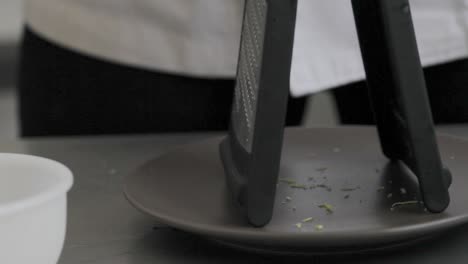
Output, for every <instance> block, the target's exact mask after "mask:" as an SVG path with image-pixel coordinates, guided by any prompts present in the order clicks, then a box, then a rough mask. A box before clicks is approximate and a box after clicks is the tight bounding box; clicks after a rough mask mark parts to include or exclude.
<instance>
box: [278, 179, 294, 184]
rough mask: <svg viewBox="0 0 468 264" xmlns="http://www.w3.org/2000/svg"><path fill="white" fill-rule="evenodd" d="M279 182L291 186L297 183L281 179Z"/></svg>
mask: <svg viewBox="0 0 468 264" xmlns="http://www.w3.org/2000/svg"><path fill="white" fill-rule="evenodd" d="M279 181H280V182H282V183H286V184H289V185H291V184H296V181H294V180H290V179H280V180H279Z"/></svg>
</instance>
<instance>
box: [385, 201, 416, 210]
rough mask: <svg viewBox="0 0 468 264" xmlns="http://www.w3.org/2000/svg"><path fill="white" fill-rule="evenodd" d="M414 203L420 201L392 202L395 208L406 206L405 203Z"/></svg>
mask: <svg viewBox="0 0 468 264" xmlns="http://www.w3.org/2000/svg"><path fill="white" fill-rule="evenodd" d="M412 204H419V202H418V201H406V202H398V203H394V204H392V207H391V209H395V208H397V207H400V206H405V205H412Z"/></svg>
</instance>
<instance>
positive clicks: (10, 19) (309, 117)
mask: <svg viewBox="0 0 468 264" xmlns="http://www.w3.org/2000/svg"><path fill="white" fill-rule="evenodd" d="M0 18H1V23H0V124H1V125H0V139H1V140H4V139H13V138H16V137H17V136H18V129H17V123H18V122H17V113H16V98H15V96H16V93H15V76H16V75H15V72H16V67H17V61H18V57H19V56H18V48H19V47H18V46H19V43H20V41H19V40H20V38H21V29H22V4H21V1H18V0H1V1H0ZM310 100H311V101H313V103H309V104H308V109H307V114H306V120H305V123H304V124H305V125H306V126H314V125H326V126H330V125H335V124H336V123H337V118H336V110H335V106H334V102H333V100H332V98H331V96H330V95H329V93H327V92H325V93H320V94H318V95H316V96H314V97H313V98H310Z"/></svg>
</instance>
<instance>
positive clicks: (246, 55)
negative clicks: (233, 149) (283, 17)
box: [232, 0, 268, 153]
mask: <svg viewBox="0 0 468 264" xmlns="http://www.w3.org/2000/svg"><path fill="white" fill-rule="evenodd" d="M245 5H246V6H245V14H244V24H243V27H242V40H241V47H240V54H239V66H238V71H237V80H236V88H235V95H234V106H233V110H232V111H233V113H232V123H233V129H234V131H235V133H236V135H237V140H238V141H239V143H240V144H241V145H242V146H243V147H244V149H245V150H246V151H247V152H249V153H250V152H252V143H253V137H254V126H255V116H256V107H257V99H258V90H259V85H260V72H261V64H262V56H263V42H264V37H265V29H266V16H267V11H268V4H267V1H266V0H246V2H245Z"/></svg>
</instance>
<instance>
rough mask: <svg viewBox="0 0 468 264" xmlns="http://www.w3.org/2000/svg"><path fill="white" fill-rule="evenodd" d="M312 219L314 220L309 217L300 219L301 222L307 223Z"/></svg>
mask: <svg viewBox="0 0 468 264" xmlns="http://www.w3.org/2000/svg"><path fill="white" fill-rule="evenodd" d="M312 221H314V218H313V217H309V218H306V219H304V220H302V223H309V222H312Z"/></svg>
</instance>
